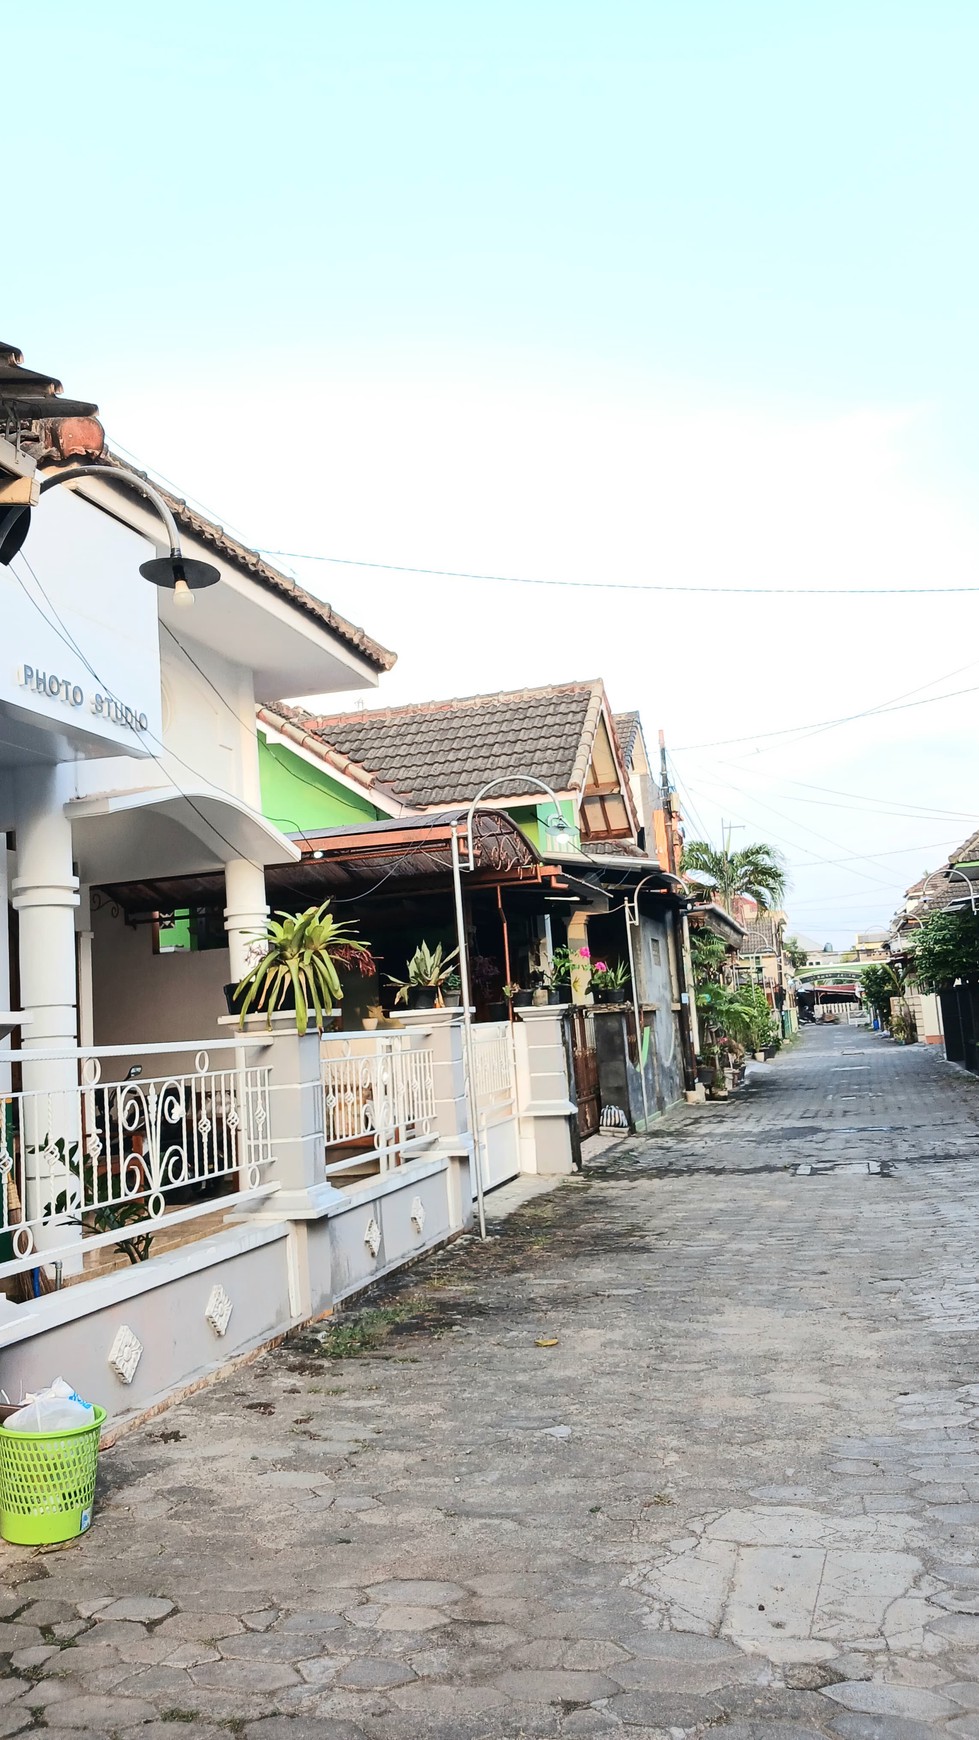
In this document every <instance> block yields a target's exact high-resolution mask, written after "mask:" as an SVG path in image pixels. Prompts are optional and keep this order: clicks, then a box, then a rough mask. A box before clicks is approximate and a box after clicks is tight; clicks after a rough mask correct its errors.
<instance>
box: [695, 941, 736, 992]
mask: <svg viewBox="0 0 979 1740" xmlns="http://www.w3.org/2000/svg"><path fill="white" fill-rule="evenodd" d="M690 956H691V960H692V962H693V976H694V979H695V981H696V983H697V985H698V986H699V985H707V984H714V985H716V984H719V982H720V980H721V978H722V977H723V970H724V963H725V961H726V960H727V944H726V943H725V942H724V941H723V940H722V939H721V937H719V936H715V935H714V932H713V931H712V930H694V931H691V933H690Z"/></svg>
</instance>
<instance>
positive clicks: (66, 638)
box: [11, 550, 264, 870]
mask: <svg viewBox="0 0 979 1740" xmlns="http://www.w3.org/2000/svg"><path fill="white" fill-rule="evenodd" d="M18 556H19V559H20V560H21V561H22V562H23V563H24V566H25V567H26V568H27V570H28V573H29V574H30V576H31V578H32V580H33V581H34V584H35V586H36V587H37V589H38V591H39V592H40V594H41V597H42V598H43V599H44V602H45V604H46V605H47V606H48V609H49V610H50V611H51V615H52V616H53V617H54V619H55V620H54V621H53V622H52V621H51V619H50V618H49V617H47V616H45V614H44V611H43V610H42V609H41V606H40V605H39V604H38V602H37V599H36V598H33V597H32V596H31V593H30V590H29V588H28V587H27V585H26V584H25V581H24V578H23V575H21V574H18V573H17V572H16V571H15V570H14V569H13V568H11V572H12V573H13V575H14V579H15V580H16V581H17V582H18V584H19V586H20V588H21V591H22V592H23V594H24V597H25V598H26V599H27V600H28V601H29V603H30V604H32V605H33V607H34V609H35V610H36V611H37V613H38V615H39V616H40V618H41V620H42V622H44V623H45V624H46V625H47V627H48V628H50V629H51V630H52V631H53V633H54V634H56V635H57V637H58V639H59V640H60V641H62V642H63V644H64V645H65V646H66V647H67V648H68V650H69V652H73V653H74V654H75V656H76V658H79V659H81V662H82V664H83V665H84V666H85V669H86V670H87V671H88V672H89V674H90V675H91V676H92V677H94V679H95V681H96V682H97V683H98V685H99V688H100V689H104V691H105V693H106V694H107V695H108V696H109V698H110V700H113V701H115V703H116V705H117V706H118V707H123V708H124V707H125V702H124V701H121V700H120V698H119V696H118V695H117V694H115V693H114V691H113V690H112V689H111V688H110V686H109V684H108V683H106V682H104V681H103V679H102V677H101V676H100V675H99V673H98V671H97V670H96V669H95V666H94V665H93V664H92V663H91V661H90V660H89V659H88V658H87V657H86V655H85V653H84V652H83V651H82V649H81V647H80V646H79V645H78V642H77V641H76V640H75V638H74V636H73V635H72V633H71V630H70V629H69V628H68V627H67V626H66V624H65V623H64V622H63V620H62V618H61V616H60V615H59V613H58V611H57V609H56V607H55V605H54V604H53V602H52V601H51V599H50V598H49V597H48V594H47V593H46V592H45V590H44V587H43V586H42V584H41V582H40V580H39V579H38V577H37V574H36V573H35V572H34V569H33V568H32V567H31V564H30V562H29V561H28V559H27V557H26V556H25V555H24V552H23V550H20V551H19V552H18ZM142 735H143V736H144V737H148V738H149V740H150V742H152V743H156V744H157V745H158V746H159V748H160V749H161V750H162V751H163V753H164V754H165V755H168V756H170V757H172V759H173V760H174V761H177V762H178V763H179V764H180V766H181V767H185V768H186V769H187V772H188V773H192V774H193V775H194V778H195V779H205V782H206V783H207V784H208V785H209V784H210V783H211V782H210V780H206V776H205V775H204V774H202V773H200V772H199V770H198V769H196V768H193V767H191V766H190V763H189V762H186V761H184V759H183V757H182V756H179V755H177V754H176V752H175V751H174V750H172V749H169V748H168V747H167V745H166V744H165V743H164V742H163V741H162V739H161V738H159V737H157V736H156V733H155V732H153V731H150V730H147V731H145V732H144V733H143V734H142ZM150 759H151V760H152V761H154V762H155V763H156V766H157V767H158V768H159V770H160V772H161V773H162V774H163V776H164V778H165V779H168V780H169V781H170V784H171V785H172V786H173V787H174V789H175V791H176V792H177V793H178V794H179V796H180V797H182V798H183V800H184V802H185V803H187V804H189V805H190V808H191V809H192V810H193V811H194V814H195V815H196V816H197V817H198V818H199V819H200V820H201V821H202V822H203V823H204V825H205V827H207V828H210V829H211V832H212V833H215V834H216V835H217V837H218V839H219V840H221V841H222V842H223V844H224V845H225V846H227V848H228V850H229V852H230V853H231V854H232V857H233V858H241V857H242V856H243V854H242V852H241V849H240V848H239V847H238V846H235V845H234V844H233V843H232V842H231V841H230V840H229V839H228V838H227V835H225V834H223V833H222V832H221V829H220V828H219V827H218V826H217V825H216V824H215V823H214V822H213V821H212V820H211V818H210V817H209V816H207V815H205V814H204V811H203V810H202V809H200V808H198V806H197V804H195V802H194V800H193V798H192V797H191V796H190V794H189V793H188V792H185V791H184V789H183V787H182V786H181V784H180V782H179V780H177V779H176V778H175V776H174V775H173V773H172V772H171V771H170V769H169V768H167V767H164V765H163V762H162V760H161V757H160V756H159V755H157V754H153V755H152V756H151V757H150ZM244 857H245V862H246V863H248V864H251V865H252V868H253V869H255V870H262V869H264V865H262V864H256V863H255V861H254V859H252V858H249V857H248V856H247V855H244Z"/></svg>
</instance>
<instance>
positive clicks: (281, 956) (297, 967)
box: [235, 900, 370, 1033]
mask: <svg viewBox="0 0 979 1740" xmlns="http://www.w3.org/2000/svg"><path fill="white" fill-rule="evenodd" d="M278 919H281V920H282V922H281V924H280V923H278V922H277V920H278ZM353 930H354V925H353V924H351V923H344V922H342V921H339V920H337V919H335V918H334V917H333V914H332V913H331V912H330V903H329V901H328V900H324V901H323V903H322V905H320V906H310V907H307V909H306V911H305V912H300V913H296V914H291V913H288V912H279V913H276V916H275V918H273V919H270V920H269V922H268V924H267V925H266V927H265V930H264V932H257V933H256V939H257V940H259V941H260V942H263V943H264V945H265V953H264V954H262V955H261V956H260V957H259V959H258V960H257V961H256V962H255V964H254V966H252V967H249V969H248V972H247V973H246V974H245V976H244V978H243V979H242V980H241V983H240V984H239V985H238V986H237V987H236V990H235V997H236V999H237V1000H238V1002H239V1024H240V1025H241V1026H244V1024H245V1017H246V1016H247V1015H249V1014H250V1013H252V1012H254V1013H255V1014H260V1013H262V1012H263V1011H264V1013H265V1014H266V1015H267V1017H268V1024H269V1026H270V1027H271V1025H272V1016H273V1015H274V1014H275V1012H276V1010H277V1009H282V1008H287V1007H288V1006H289V1001H290V999H291V998H294V999H295V1009H296V1028H297V1031H298V1032H299V1033H305V1031H306V1028H307V1026H308V1024H309V1011H310V1010H312V1011H313V1013H314V1015H315V1016H316V1030H317V1032H318V1033H322V1031H323V1023H324V1021H325V1019H326V1017H327V1016H328V1015H330V1014H331V1013H332V1010H333V1005H334V1003H340V1002H342V1000H343V987H342V985H341V983H340V977H339V974H338V972H337V967H338V965H339V966H342V967H345V968H347V969H348V970H349V968H350V966H351V965H352V964H353V961H354V960H355V959H356V957H357V956H359V955H361V954H369V953H370V951H369V949H368V947H367V944H366V943H362V942H358V941H357V939H356V937H355V936H354V935H353Z"/></svg>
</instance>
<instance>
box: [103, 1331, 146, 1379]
mask: <svg viewBox="0 0 979 1740" xmlns="http://www.w3.org/2000/svg"><path fill="white" fill-rule="evenodd" d="M142 1357H143V1343H142V1342H141V1341H140V1340H139V1338H138V1337H137V1336H135V1335H134V1334H133V1332H132V1330H131V1329H127V1328H126V1325H125V1324H124V1323H122V1324H120V1326H119V1328H118V1329H117V1330H116V1333H115V1339H114V1341H113V1343H112V1346H111V1347H110V1349H109V1365H110V1367H111V1368H112V1370H113V1371H114V1372H115V1374H116V1377H117V1378H119V1379H121V1381H122V1382H123V1383H124V1384H131V1383H132V1381H133V1378H134V1377H135V1376H136V1367H137V1366H138V1364H139V1362H140V1360H141V1359H142Z"/></svg>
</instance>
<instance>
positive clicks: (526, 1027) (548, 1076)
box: [514, 1005, 576, 1174]
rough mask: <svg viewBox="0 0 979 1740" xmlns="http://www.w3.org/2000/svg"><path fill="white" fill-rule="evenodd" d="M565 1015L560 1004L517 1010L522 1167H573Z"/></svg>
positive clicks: (573, 1113)
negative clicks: (564, 1028)
mask: <svg viewBox="0 0 979 1740" xmlns="http://www.w3.org/2000/svg"><path fill="white" fill-rule="evenodd" d="M563 1019H564V1015H563V1010H562V1009H561V1008H560V1007H557V1006H554V1005H548V1006H547V1007H542V1008H534V1007H531V1008H529V1009H521V1010H520V1016H519V1020H518V1021H517V1022H516V1023H515V1025H514V1040H515V1044H516V1055H517V1111H518V1115H519V1119H520V1170H521V1172H538V1173H550V1174H555V1173H557V1174H560V1173H569V1172H571V1171H572V1169H573V1168H572V1152H573V1151H572V1145H571V1124H570V1119H571V1118H573V1117H575V1116H576V1111H575V1107H574V1104H573V1103H572V1101H571V1098H570V1096H569V1093H568V1064H567V1053H566V1050H565V1045H564V1033H563V1027H562V1023H563Z"/></svg>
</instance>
